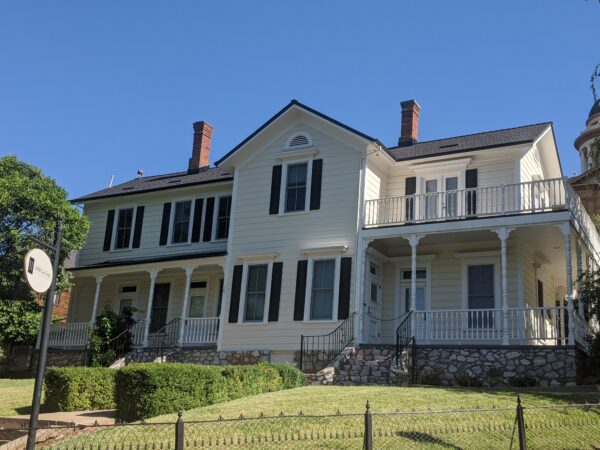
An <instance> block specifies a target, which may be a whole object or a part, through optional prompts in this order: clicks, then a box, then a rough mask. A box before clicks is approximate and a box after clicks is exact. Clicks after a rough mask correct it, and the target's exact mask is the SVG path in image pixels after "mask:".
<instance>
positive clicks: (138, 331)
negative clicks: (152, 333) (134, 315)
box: [131, 319, 146, 347]
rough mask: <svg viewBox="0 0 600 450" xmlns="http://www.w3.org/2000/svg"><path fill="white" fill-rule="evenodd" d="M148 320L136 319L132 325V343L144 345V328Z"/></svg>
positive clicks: (139, 345) (136, 345)
mask: <svg viewBox="0 0 600 450" xmlns="http://www.w3.org/2000/svg"><path fill="white" fill-rule="evenodd" d="M145 329H146V321H145V320H144V319H142V320H138V321H136V322H135V323H134V324H133V325H132V327H131V345H133V346H134V347H141V346H142V345H144V330H145Z"/></svg>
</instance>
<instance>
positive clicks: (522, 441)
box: [517, 396, 527, 450]
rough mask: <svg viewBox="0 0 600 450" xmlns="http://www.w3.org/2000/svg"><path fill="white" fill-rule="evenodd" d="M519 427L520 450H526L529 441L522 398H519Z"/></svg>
mask: <svg viewBox="0 0 600 450" xmlns="http://www.w3.org/2000/svg"><path fill="white" fill-rule="evenodd" d="M517 427H518V429H519V450H526V449H527V441H526V440H525V420H524V419H523V406H521V396H517Z"/></svg>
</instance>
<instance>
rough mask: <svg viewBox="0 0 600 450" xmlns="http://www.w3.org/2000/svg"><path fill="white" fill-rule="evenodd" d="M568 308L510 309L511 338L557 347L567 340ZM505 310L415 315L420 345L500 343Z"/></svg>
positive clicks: (423, 312)
mask: <svg viewBox="0 0 600 450" xmlns="http://www.w3.org/2000/svg"><path fill="white" fill-rule="evenodd" d="M566 315H567V310H566V308H560V307H545V308H510V309H509V310H508V338H509V339H511V340H513V341H517V342H524V343H528V344H538V345H540V344H547V345H556V344H557V343H558V342H560V341H563V340H565V339H566V335H565V317H566ZM503 318H504V317H503V311H502V309H465V310H431V311H414V312H413V321H412V322H413V327H414V330H413V334H414V336H415V338H416V339H417V341H418V342H420V343H422V342H433V341H445V342H458V343H466V342H469V341H501V340H502V338H503V331H504V330H503Z"/></svg>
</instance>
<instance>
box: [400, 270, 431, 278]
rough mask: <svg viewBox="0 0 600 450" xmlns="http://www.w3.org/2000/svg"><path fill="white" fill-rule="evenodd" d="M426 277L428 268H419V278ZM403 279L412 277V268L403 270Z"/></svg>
mask: <svg viewBox="0 0 600 450" xmlns="http://www.w3.org/2000/svg"><path fill="white" fill-rule="evenodd" d="M425 278H427V271H426V270H417V280H424V279H425ZM402 279H403V280H410V279H411V272H410V270H405V271H403V272H402Z"/></svg>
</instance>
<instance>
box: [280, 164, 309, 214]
mask: <svg viewBox="0 0 600 450" xmlns="http://www.w3.org/2000/svg"><path fill="white" fill-rule="evenodd" d="M307 173H308V163H306V162H303V163H299V164H289V165H288V166H287V176H286V186H285V212H295V211H304V210H305V209H306V179H307Z"/></svg>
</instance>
